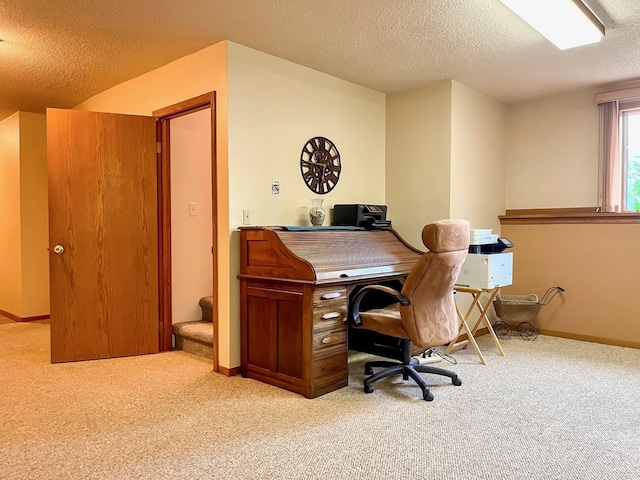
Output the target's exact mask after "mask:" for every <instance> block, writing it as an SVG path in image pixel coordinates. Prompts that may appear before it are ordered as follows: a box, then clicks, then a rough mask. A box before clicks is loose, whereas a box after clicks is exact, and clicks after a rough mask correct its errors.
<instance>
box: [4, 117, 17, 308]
mask: <svg viewBox="0 0 640 480" xmlns="http://www.w3.org/2000/svg"><path fill="white" fill-rule="evenodd" d="M21 259H22V234H21V230H20V114H19V113H15V114H14V115H12V116H10V117H8V118H7V119H5V120H3V121H2V122H0V310H4V311H5V312H8V313H11V314H13V315H16V316H19V317H22V261H21Z"/></svg>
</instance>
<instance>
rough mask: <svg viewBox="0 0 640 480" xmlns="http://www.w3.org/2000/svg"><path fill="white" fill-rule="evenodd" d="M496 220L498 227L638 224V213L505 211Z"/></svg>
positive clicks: (535, 209)
mask: <svg viewBox="0 0 640 480" xmlns="http://www.w3.org/2000/svg"><path fill="white" fill-rule="evenodd" d="M498 218H499V219H500V225H543V224H549V223H558V224H596V223H607V224H612V223H620V224H629V223H639V224H640V213H601V212H597V211H596V208H595V207H584V208H532V209H523V210H507V211H506V214H505V215H500V216H499V217H498Z"/></svg>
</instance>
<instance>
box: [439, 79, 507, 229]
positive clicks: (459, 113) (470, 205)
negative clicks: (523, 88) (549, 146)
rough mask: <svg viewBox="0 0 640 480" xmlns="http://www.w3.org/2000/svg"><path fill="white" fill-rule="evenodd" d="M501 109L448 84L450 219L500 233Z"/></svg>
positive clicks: (502, 199)
mask: <svg viewBox="0 0 640 480" xmlns="http://www.w3.org/2000/svg"><path fill="white" fill-rule="evenodd" d="M505 112H506V109H505V106H504V105H502V104H501V103H499V102H497V101H496V100H494V99H493V98H491V97H489V96H488V95H485V94H483V93H480V92H477V91H475V90H473V89H471V88H469V87H467V86H465V85H462V84H461V83H458V82H452V108H451V190H450V203H451V208H450V212H449V215H450V217H452V218H464V219H467V220H469V221H470V223H471V228H491V229H493V231H494V233H499V232H500V221H499V219H498V215H502V214H504V213H505V181H506V176H505V175H506V174H505V164H504V144H505Z"/></svg>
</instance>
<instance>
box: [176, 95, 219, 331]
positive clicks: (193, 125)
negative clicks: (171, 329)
mask: <svg viewBox="0 0 640 480" xmlns="http://www.w3.org/2000/svg"><path fill="white" fill-rule="evenodd" d="M170 135H171V138H170V156H171V288H172V296H171V298H172V319H173V323H174V324H175V323H181V322H189V321H194V320H200V319H202V310H201V309H200V307H199V305H198V301H199V300H200V299H201V298H202V297H207V296H211V295H212V293H213V255H212V252H211V247H212V246H213V239H212V233H213V232H212V226H211V218H212V205H211V109H210V108H207V109H205V110H200V111H199V112H195V113H191V114H189V115H184V116H181V117H178V118H174V119H172V120H170ZM191 204H195V212H192V211H191V207H190V205H191ZM193 213H195V215H193Z"/></svg>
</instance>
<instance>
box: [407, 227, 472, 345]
mask: <svg viewBox="0 0 640 480" xmlns="http://www.w3.org/2000/svg"><path fill="white" fill-rule="evenodd" d="M422 242H423V243H424V245H425V246H426V247H427V249H428V250H429V251H428V252H426V253H424V254H423V255H422V257H420V259H419V260H418V262H417V263H416V265H415V266H414V267H413V269H412V270H411V272H410V273H409V275H408V277H407V279H406V281H405V283H404V286H403V288H402V295H403V296H405V297H406V298H408V299H409V301H410V302H411V303H410V305H408V306H406V307H403V306H401V307H400V315H401V319H402V325H403V327H404V329H405V330H406V331H407V333H408V334H409V339H410V340H411V343H412V344H413V345H414V346H415V347H419V348H429V347H433V346H437V345H444V344H446V343H449V342H450V341H451V340H453V339H454V338H455V337H456V336H457V334H458V327H459V320H458V316H457V314H456V307H455V303H454V299H453V290H454V286H455V283H456V280H457V279H458V274H459V273H460V269H461V267H462V264H463V263H464V260H465V258H466V257H467V252H468V250H469V222H468V221H467V220H452V219H448V220H439V221H437V222H433V223H430V224H428V225H426V226H425V227H424V228H423V229H422Z"/></svg>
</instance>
